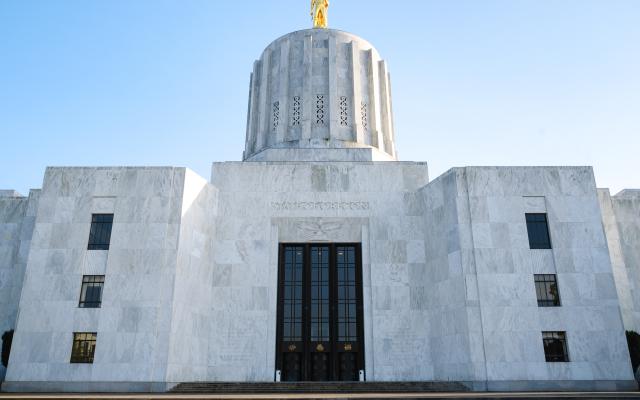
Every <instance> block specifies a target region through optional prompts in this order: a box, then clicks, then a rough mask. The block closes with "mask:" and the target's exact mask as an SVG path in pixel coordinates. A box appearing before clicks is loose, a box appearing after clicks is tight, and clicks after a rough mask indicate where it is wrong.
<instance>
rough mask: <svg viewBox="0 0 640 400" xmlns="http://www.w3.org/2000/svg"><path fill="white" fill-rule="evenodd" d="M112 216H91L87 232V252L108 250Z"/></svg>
mask: <svg viewBox="0 0 640 400" xmlns="http://www.w3.org/2000/svg"><path fill="white" fill-rule="evenodd" d="M112 227H113V214H93V215H92V216H91V230H90V231H89V245H88V246H87V249H88V250H109V243H110V242H111V228H112Z"/></svg>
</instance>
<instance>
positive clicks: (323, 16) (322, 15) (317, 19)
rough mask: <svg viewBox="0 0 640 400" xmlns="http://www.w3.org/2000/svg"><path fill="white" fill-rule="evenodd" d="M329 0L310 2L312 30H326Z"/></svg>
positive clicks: (312, 0) (313, 0)
mask: <svg viewBox="0 0 640 400" xmlns="http://www.w3.org/2000/svg"><path fill="white" fill-rule="evenodd" d="M328 11H329V0H311V17H312V18H313V27H314V28H326V27H327V25H328V22H327V12H328Z"/></svg>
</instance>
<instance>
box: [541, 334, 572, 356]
mask: <svg viewBox="0 0 640 400" xmlns="http://www.w3.org/2000/svg"><path fill="white" fill-rule="evenodd" d="M542 344H543V345H544V357H545V359H546V361H547V362H569V352H568V351H567V334H566V332H542Z"/></svg>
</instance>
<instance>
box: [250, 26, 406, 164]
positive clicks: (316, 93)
mask: <svg viewBox="0 0 640 400" xmlns="http://www.w3.org/2000/svg"><path fill="white" fill-rule="evenodd" d="M243 159H244V160H245V161H382V160H396V159H397V158H396V150H395V144H394V133H393V118H392V107H391V86H390V81H389V73H388V70H387V64H386V63H385V62H384V61H383V60H382V59H381V58H380V55H379V54H378V52H377V50H376V49H375V48H373V46H372V45H371V44H369V42H367V41H365V40H363V39H361V38H359V37H357V36H355V35H352V34H350V33H346V32H341V31H336V30H333V29H308V30H302V31H298V32H293V33H290V34H288V35H285V36H283V37H281V38H279V39H277V40H276V41H274V42H273V43H271V44H270V45H269V46H268V47H267V48H266V50H265V51H264V53H263V54H262V57H261V58H260V59H259V60H258V61H256V62H255V63H254V67H253V73H252V74H251V86H250V92H249V112H248V115H247V138H246V146H245V151H244V156H243Z"/></svg>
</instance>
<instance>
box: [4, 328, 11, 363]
mask: <svg viewBox="0 0 640 400" xmlns="http://www.w3.org/2000/svg"><path fill="white" fill-rule="evenodd" d="M12 341H13V329H12V330H10V331H6V332H5V333H3V334H2V365H4V366H5V367H6V366H7V365H8V364H9V353H11V342H12Z"/></svg>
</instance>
